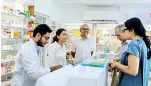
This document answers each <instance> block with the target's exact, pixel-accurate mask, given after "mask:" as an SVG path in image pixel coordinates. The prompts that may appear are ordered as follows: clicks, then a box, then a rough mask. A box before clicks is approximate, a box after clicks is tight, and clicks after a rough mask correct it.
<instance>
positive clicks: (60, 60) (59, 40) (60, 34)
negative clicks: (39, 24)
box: [47, 28, 67, 67]
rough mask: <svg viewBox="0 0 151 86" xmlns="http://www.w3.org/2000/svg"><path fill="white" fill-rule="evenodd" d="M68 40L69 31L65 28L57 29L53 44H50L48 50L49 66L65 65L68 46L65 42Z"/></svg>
mask: <svg viewBox="0 0 151 86" xmlns="http://www.w3.org/2000/svg"><path fill="white" fill-rule="evenodd" d="M66 40H67V32H66V30H65V29H63V28H60V29H58V30H57V31H56V36H55V37H54V38H53V42H52V44H50V45H49V46H48V50H47V52H48V53H47V67H52V66H54V65H57V64H59V65H62V66H65V65H66V64H67V61H66V47H65V44H64V43H65V42H66Z"/></svg>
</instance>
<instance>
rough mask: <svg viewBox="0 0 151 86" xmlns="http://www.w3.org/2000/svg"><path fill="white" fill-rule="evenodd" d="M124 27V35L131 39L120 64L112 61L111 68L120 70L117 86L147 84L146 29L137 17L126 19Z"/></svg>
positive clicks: (142, 85) (148, 61)
mask: <svg viewBox="0 0 151 86" xmlns="http://www.w3.org/2000/svg"><path fill="white" fill-rule="evenodd" d="M125 27H126V28H125V29H124V30H123V31H124V33H125V37H126V38H127V39H128V40H132V41H131V42H130V43H129V45H128V48H127V50H126V52H125V53H124V54H122V57H121V64H120V63H118V62H114V63H112V64H111V68H117V69H119V70H120V71H121V73H120V80H119V86H148V80H149V71H150V56H151V51H150V41H149V39H148V37H147V36H146V30H145V28H144V26H143V24H142V22H141V21H140V19H138V18H131V19H129V20H127V21H126V22H125Z"/></svg>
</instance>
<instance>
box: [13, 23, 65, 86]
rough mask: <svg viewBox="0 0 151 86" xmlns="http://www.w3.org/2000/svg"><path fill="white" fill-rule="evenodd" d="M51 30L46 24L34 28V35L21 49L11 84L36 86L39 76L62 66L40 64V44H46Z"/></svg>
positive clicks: (14, 85)
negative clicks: (43, 65)
mask: <svg viewBox="0 0 151 86" xmlns="http://www.w3.org/2000/svg"><path fill="white" fill-rule="evenodd" d="M51 32H52V30H51V29H50V27H48V26H47V25H46V24H40V25H38V26H37V27H36V28H35V29H34V32H33V37H32V38H31V39H30V40H29V41H28V42H27V43H25V44H24V45H23V46H22V47H21V48H20V49H19V51H18V53H17V56H16V61H15V71H14V73H13V77H12V80H11V86H35V83H36V81H37V79H38V78H39V77H41V76H43V75H45V74H47V73H50V72H52V71H54V70H57V69H59V68H61V67H62V66H61V65H56V66H54V67H51V68H43V67H41V66H40V57H39V53H40V49H39V46H40V47H44V46H45V45H46V43H47V42H48V40H49V37H50V33H51Z"/></svg>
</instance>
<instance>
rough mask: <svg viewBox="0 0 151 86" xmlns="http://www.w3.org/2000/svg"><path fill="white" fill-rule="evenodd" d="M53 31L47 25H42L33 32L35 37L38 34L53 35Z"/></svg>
mask: <svg viewBox="0 0 151 86" xmlns="http://www.w3.org/2000/svg"><path fill="white" fill-rule="evenodd" d="M51 32H52V30H51V28H50V27H49V26H47V25H46V24H40V25H38V26H37V27H36V28H35V29H34V32H33V37H35V36H36V35H37V33H40V34H41V36H43V35H44V34H46V33H51Z"/></svg>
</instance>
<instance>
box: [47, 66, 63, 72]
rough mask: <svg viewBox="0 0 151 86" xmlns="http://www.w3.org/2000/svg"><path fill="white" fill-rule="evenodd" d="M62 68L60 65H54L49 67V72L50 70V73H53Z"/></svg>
mask: <svg viewBox="0 0 151 86" xmlns="http://www.w3.org/2000/svg"><path fill="white" fill-rule="evenodd" d="M62 67H63V66H62V65H56V66H53V67H50V70H51V72H53V71H55V70H58V69H60V68H62Z"/></svg>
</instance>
